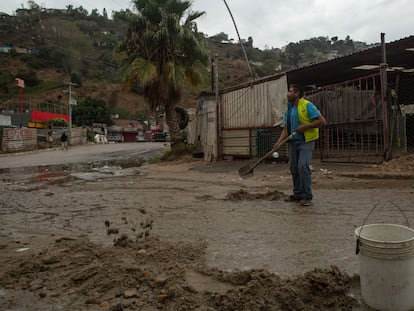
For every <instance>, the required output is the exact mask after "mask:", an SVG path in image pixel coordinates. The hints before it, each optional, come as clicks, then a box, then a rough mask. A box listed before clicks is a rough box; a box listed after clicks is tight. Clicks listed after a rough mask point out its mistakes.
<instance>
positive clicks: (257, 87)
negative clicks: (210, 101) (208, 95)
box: [220, 76, 287, 130]
mask: <svg viewBox="0 0 414 311" xmlns="http://www.w3.org/2000/svg"><path fill="white" fill-rule="evenodd" d="M286 92H287V82H286V76H281V77H278V79H277V80H271V81H265V82H263V83H260V84H252V85H247V86H244V87H243V88H239V89H235V90H231V91H228V92H223V93H222V94H221V95H220V106H221V113H222V129H224V130H227V129H241V128H261V127H272V126H273V125H274V124H275V123H278V122H280V121H281V120H282V119H283V111H284V110H285V108H286Z"/></svg>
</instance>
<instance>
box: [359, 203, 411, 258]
mask: <svg viewBox="0 0 414 311" xmlns="http://www.w3.org/2000/svg"><path fill="white" fill-rule="evenodd" d="M390 203H391V204H392V205H393V206H395V207H396V208H398V210H399V211H400V213H401V214H402V215H403V216H404V218H405V221H406V222H407V227H408V228H410V223H409V222H408V218H407V216H406V215H405V213H404V212H403V211H402V209H401V208H400V207H399V206H398V205H397V204H394V203H393V202H390ZM378 205H379V203H377V204H375V205H374V207H373V208H372V209H371V210H370V211H369V213H368V215H367V217H365V219H364V222H363V223H362V226H361V229H360V230H359V234H358V238H357V240H356V249H355V253H356V254H357V255H358V254H359V250H360V247H359V246H360V244H361V242H360V237H361V232H362V229H363V228H364V225H365V223H366V221H367V220H368V218H369V216H371V214H372V212H373V211H374V210H375V209H376V208H377V207H378Z"/></svg>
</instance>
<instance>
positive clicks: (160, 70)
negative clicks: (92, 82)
mask: <svg viewBox="0 0 414 311" xmlns="http://www.w3.org/2000/svg"><path fill="white" fill-rule="evenodd" d="M132 3H133V5H134V8H135V10H136V13H135V12H126V14H124V15H123V19H124V20H125V21H126V22H127V24H128V31H127V34H126V37H125V39H124V40H123V42H122V43H121V45H120V47H119V51H121V52H125V58H124V60H123V62H122V66H121V69H123V71H124V77H125V82H126V83H128V85H130V86H133V85H136V84H138V85H140V86H141V87H142V88H143V90H144V97H145V99H146V101H147V102H148V104H149V107H150V109H151V110H152V111H156V110H158V109H160V110H163V112H164V113H165V118H166V122H167V124H168V127H169V130H170V136H171V150H172V152H173V154H177V153H179V152H181V151H183V150H184V149H185V144H184V142H183V141H182V138H181V136H180V127H179V122H178V117H177V114H176V110H175V108H176V107H177V105H178V103H179V102H180V99H181V95H182V90H183V87H184V85H185V84H188V85H191V86H192V87H198V86H201V85H202V83H203V79H202V76H201V74H200V72H199V71H198V70H197V66H198V65H200V64H204V65H207V61H208V53H207V49H206V45H205V41H204V37H203V35H202V34H200V33H198V31H197V24H196V22H195V20H196V19H197V18H198V17H200V16H201V15H203V14H204V12H194V11H191V10H190V7H191V2H190V1H182V0H133V1H132Z"/></svg>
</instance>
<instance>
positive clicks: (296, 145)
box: [288, 140, 315, 200]
mask: <svg viewBox="0 0 414 311" xmlns="http://www.w3.org/2000/svg"><path fill="white" fill-rule="evenodd" d="M314 147H315V142H314V141H311V142H308V143H305V141H303V140H296V141H292V142H290V143H289V146H288V152H289V162H290V166H289V168H290V172H291V174H292V181H293V195H294V196H295V198H298V199H308V200H312V198H313V195H312V171H311V169H310V161H311V159H312V152H313V148H314Z"/></svg>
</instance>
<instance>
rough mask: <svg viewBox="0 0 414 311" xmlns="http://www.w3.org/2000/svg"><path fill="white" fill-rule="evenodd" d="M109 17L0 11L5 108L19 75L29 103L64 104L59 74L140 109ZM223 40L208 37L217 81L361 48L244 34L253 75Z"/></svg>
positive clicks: (116, 25) (240, 79)
mask: <svg viewBox="0 0 414 311" xmlns="http://www.w3.org/2000/svg"><path fill="white" fill-rule="evenodd" d="M104 13H105V12H104ZM114 16H115V18H114V20H111V19H108V18H107V16H106V15H105V14H103V15H100V14H99V13H98V12H97V10H94V11H93V12H92V13H91V14H88V13H87V12H85V11H82V10H81V7H80V8H73V7H72V6H68V7H67V8H66V9H64V10H57V9H40V7H34V8H31V9H18V10H16V16H8V15H2V16H0V17H1V18H0V68H2V72H1V74H0V105H2V106H3V107H4V106H5V105H8V104H10V103H12V102H13V99H14V100H15V99H16V97H17V96H18V91H17V88H16V87H14V78H15V77H21V78H23V79H24V80H25V81H26V88H25V90H24V96H30V101H31V103H32V104H38V103H42V102H50V103H60V104H65V105H66V103H67V100H68V98H67V96H66V95H64V94H63V91H64V90H65V89H66V88H67V87H65V86H64V85H63V81H69V80H72V81H74V82H79V84H81V87H79V88H76V89H75V90H74V91H75V92H76V95H75V96H76V98H78V99H79V98H83V97H85V96H92V97H96V98H99V99H104V100H105V101H106V103H107V104H108V105H109V107H111V108H112V109H113V110H114V112H118V113H119V112H121V113H122V114H124V115H126V116H128V115H129V116H133V115H137V114H140V113H142V112H144V111H145V110H146V107H145V102H144V100H143V97H142V96H141V95H140V92H139V88H135V90H128V89H126V88H125V86H124V85H123V84H122V81H121V76H120V73H119V70H118V59H117V55H116V53H114V48H115V46H116V45H117V43H118V42H119V41H120V40H122V38H123V37H124V34H125V31H126V25H125V24H123V23H122V22H121V21H120V20H117V19H116V14H115V15H114ZM227 39H228V37H227V35H226V34H224V33H220V34H217V35H216V36H212V37H208V38H206V40H207V43H208V48H209V51H210V55H211V57H212V58H213V57H214V56H217V57H218V64H219V65H218V66H219V67H218V68H219V69H218V70H219V86H220V88H226V87H230V86H235V85H238V84H241V83H244V82H248V81H251V80H252V79H253V78H257V77H262V76H268V75H272V74H275V73H277V72H281V71H286V70H289V69H291V68H294V67H298V66H303V65H309V64H311V63H315V62H320V61H324V60H327V59H330V58H332V57H336V56H341V55H344V54H348V53H352V52H354V51H356V50H358V49H363V48H366V45H365V44H364V43H357V42H353V41H352V40H351V39H350V38H349V37H347V38H346V39H345V40H338V38H332V39H329V38H326V37H319V38H311V39H308V40H303V41H301V42H298V43H289V44H288V45H287V46H286V47H285V48H284V49H282V50H280V49H273V50H264V51H261V50H259V49H257V48H254V46H253V45H254V43H253V42H254V41H253V38H249V40H248V41H246V42H245V44H244V46H245V48H246V52H247V55H248V59H249V61H250V65H251V68H252V70H253V73H254V77H253V76H252V75H251V74H250V72H249V68H248V65H247V63H246V59H245V57H244V55H243V51H242V49H241V47H240V45H239V44H234V43H232V42H229V41H228V40H227ZM6 49H9V52H7V53H6V52H5V50H6ZM200 70H201V71H202V73H203V76H204V78H205V85H204V87H203V88H202V89H201V90H200V91H211V68H200ZM198 94H199V92H197V91H194V90H191V89H188V90H186V91H185V97H184V99H183V102H182V103H181V104H182V106H184V107H195V105H196V100H197V96H198Z"/></svg>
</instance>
